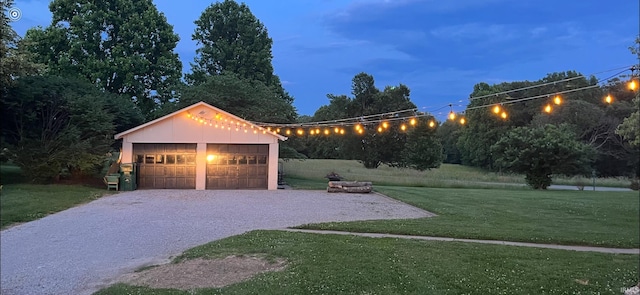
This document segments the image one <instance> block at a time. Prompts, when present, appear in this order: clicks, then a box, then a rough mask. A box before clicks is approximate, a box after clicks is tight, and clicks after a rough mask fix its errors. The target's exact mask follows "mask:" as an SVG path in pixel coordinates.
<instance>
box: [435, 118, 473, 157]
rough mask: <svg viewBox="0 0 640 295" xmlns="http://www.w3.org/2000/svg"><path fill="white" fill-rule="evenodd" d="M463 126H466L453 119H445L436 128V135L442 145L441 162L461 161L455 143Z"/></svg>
mask: <svg viewBox="0 0 640 295" xmlns="http://www.w3.org/2000/svg"><path fill="white" fill-rule="evenodd" d="M463 127H464V128H466V126H461V125H460V124H458V123H457V122H455V121H451V120H447V121H445V122H443V123H442V124H440V126H438V128H437V129H436V136H437V137H438V140H439V141H440V144H441V145H442V153H443V155H444V156H443V159H442V162H443V163H447V164H460V163H462V159H461V155H460V150H459V149H458V145H457V143H458V139H459V138H460V134H461V133H462V128H463Z"/></svg>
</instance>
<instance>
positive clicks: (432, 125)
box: [429, 120, 436, 128]
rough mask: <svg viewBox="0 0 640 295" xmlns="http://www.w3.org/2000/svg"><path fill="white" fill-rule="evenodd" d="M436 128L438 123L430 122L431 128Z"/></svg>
mask: <svg viewBox="0 0 640 295" xmlns="http://www.w3.org/2000/svg"><path fill="white" fill-rule="evenodd" d="M435 126H436V122H434V121H433V120H431V121H429V127H431V128H433V127H435Z"/></svg>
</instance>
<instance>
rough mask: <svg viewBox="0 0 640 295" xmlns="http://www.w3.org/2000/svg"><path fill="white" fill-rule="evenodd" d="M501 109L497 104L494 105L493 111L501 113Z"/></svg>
mask: <svg viewBox="0 0 640 295" xmlns="http://www.w3.org/2000/svg"><path fill="white" fill-rule="evenodd" d="M500 111H501V109H500V106H499V105H496V106H495V107H493V113H495V114H500Z"/></svg>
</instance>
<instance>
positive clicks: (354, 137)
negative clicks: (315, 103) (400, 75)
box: [307, 73, 442, 169]
mask: <svg viewBox="0 0 640 295" xmlns="http://www.w3.org/2000/svg"><path fill="white" fill-rule="evenodd" d="M352 94H353V96H354V97H353V98H349V97H347V96H346V95H328V96H327V97H328V98H329V100H330V104H329V105H326V106H322V107H320V109H318V111H316V113H315V114H314V117H313V120H314V121H331V120H337V119H344V118H354V117H356V118H357V117H361V116H367V115H373V114H382V113H391V112H397V113H395V114H394V115H386V116H380V117H379V118H373V119H372V120H373V121H376V122H370V121H368V120H363V122H362V128H363V129H364V133H363V134H358V133H357V132H355V131H351V130H350V131H351V132H349V133H347V134H346V135H344V136H341V137H336V138H326V137H323V136H318V137H316V138H313V139H310V140H309V141H308V142H307V144H308V145H309V146H313V148H312V149H310V150H309V152H310V153H311V157H317V158H340V159H357V160H358V161H360V162H361V163H362V164H363V165H364V166H365V167H367V168H378V167H379V166H380V165H381V164H387V165H390V166H401V167H406V166H407V165H412V164H415V165H419V166H420V167H426V166H434V165H435V166H437V165H439V163H440V162H441V160H437V159H441V155H440V154H441V153H442V152H441V148H440V151H437V150H438V148H436V149H427V150H423V151H422V152H423V153H426V154H423V155H421V156H420V157H418V156H417V152H418V149H421V148H423V147H426V146H424V145H425V144H427V145H428V143H429V142H431V143H435V140H431V139H429V138H427V137H425V136H426V135H428V137H435V135H434V134H433V133H424V134H421V135H420V136H418V135H416V137H415V140H414V143H413V145H411V148H412V149H413V150H412V151H410V152H408V153H404V152H403V151H404V150H405V145H406V144H407V142H408V141H407V132H406V131H402V130H400V124H408V122H401V121H398V120H397V119H396V118H397V117H406V116H410V115H413V114H415V110H414V109H415V108H416V106H415V104H413V102H411V99H410V98H409V94H410V90H409V88H408V87H407V86H406V85H402V84H400V85H398V86H393V87H391V86H387V87H385V89H384V90H383V91H380V90H379V89H377V88H376V87H375V81H374V78H373V76H371V75H369V74H367V73H359V74H357V75H356V76H354V78H353V80H352ZM377 121H382V122H386V124H387V125H386V127H382V126H383V125H382V124H380V123H379V122H377ZM408 128H413V127H408ZM430 147H431V146H429V148H430ZM434 152H435V153H437V154H433V153H434ZM427 158H431V159H432V160H434V161H435V162H438V163H435V162H433V163H430V164H428V165H426V166H424V163H426V162H425V161H431V160H427ZM407 160H412V161H413V160H417V161H421V162H422V163H421V164H419V163H409V162H407ZM425 169H426V168H425Z"/></svg>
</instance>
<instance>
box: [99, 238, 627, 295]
mask: <svg viewBox="0 0 640 295" xmlns="http://www.w3.org/2000/svg"><path fill="white" fill-rule="evenodd" d="M257 253H259V254H266V255H268V256H275V257H283V258H285V259H286V260H287V261H288V267H287V268H286V269H285V270H284V271H280V272H272V273H264V274H260V275H258V276H256V277H254V278H253V279H250V280H248V281H245V282H241V283H237V284H234V285H231V286H227V287H225V288H221V289H217V288H212V289H196V290H193V291H178V290H171V289H150V288H147V287H133V286H128V285H125V284H116V285H114V286H111V287H109V288H106V289H103V290H101V291H99V292H97V293H96V294H97V295H107V294H141V295H142V294H443V295H447V294H621V293H622V292H621V291H620V290H621V288H629V287H631V286H633V285H635V284H636V283H637V280H638V257H637V256H636V255H615V254H600V253H586V252H573V251H562V250H550V249H534V248H522V247H509V246H499V245H481V244H465V243H457V242H432V241H415V240H401V239H390V238H386V239H375V238H364V237H353V236H337V235H314V234H305V233H289V232H277V231H253V232H249V233H246V234H243V235H240V236H234V237H230V238H227V239H223V240H219V241H215V242H212V243H209V244H205V245H202V246H199V247H196V248H193V249H190V250H188V251H186V252H185V253H184V254H183V255H182V256H180V257H178V258H177V259H176V260H177V261H179V260H181V259H193V258H196V257H204V258H216V257H225V256H227V255H230V254H236V255H238V254H257ZM576 280H579V281H582V282H587V281H588V283H587V284H581V283H579V282H578V281H576Z"/></svg>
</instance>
